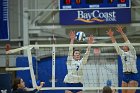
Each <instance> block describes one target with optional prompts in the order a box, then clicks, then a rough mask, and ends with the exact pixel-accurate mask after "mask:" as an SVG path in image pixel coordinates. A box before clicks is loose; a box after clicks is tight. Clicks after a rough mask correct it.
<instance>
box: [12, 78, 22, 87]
mask: <svg viewBox="0 0 140 93" xmlns="http://www.w3.org/2000/svg"><path fill="white" fill-rule="evenodd" d="M20 81H21V78H16V79H15V80H14V83H13V90H17V88H18V84H20Z"/></svg>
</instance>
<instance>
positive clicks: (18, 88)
mask: <svg viewBox="0 0 140 93" xmlns="http://www.w3.org/2000/svg"><path fill="white" fill-rule="evenodd" d="M43 85H44V82H41V83H40V86H37V87H36V89H34V90H33V91H28V89H27V88H26V87H25V82H24V81H23V79H22V78H16V79H15V80H14V84H13V91H12V93H38V91H39V90H40V89H41V88H42V86H43Z"/></svg>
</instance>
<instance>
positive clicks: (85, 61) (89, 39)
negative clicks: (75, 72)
mask: <svg viewBox="0 0 140 93" xmlns="http://www.w3.org/2000/svg"><path fill="white" fill-rule="evenodd" d="M93 42H94V38H93V36H92V35H90V36H89V37H88V44H92V43H93ZM90 48H91V46H90V45H89V46H88V47H87V49H86V53H85V55H84V56H83V64H86V63H87V59H88V57H89V53H90Z"/></svg>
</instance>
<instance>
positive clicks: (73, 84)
mask: <svg viewBox="0 0 140 93" xmlns="http://www.w3.org/2000/svg"><path fill="white" fill-rule="evenodd" d="M66 86H67V87H83V84H82V83H66ZM68 91H71V92H73V93H77V92H79V91H82V89H73V90H72V89H68Z"/></svg>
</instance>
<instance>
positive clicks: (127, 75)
mask: <svg viewBox="0 0 140 93" xmlns="http://www.w3.org/2000/svg"><path fill="white" fill-rule="evenodd" d="M138 79H139V78H138V74H137V73H130V72H129V73H123V81H124V82H126V83H129V82H130V81H132V80H134V81H138Z"/></svg>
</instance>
